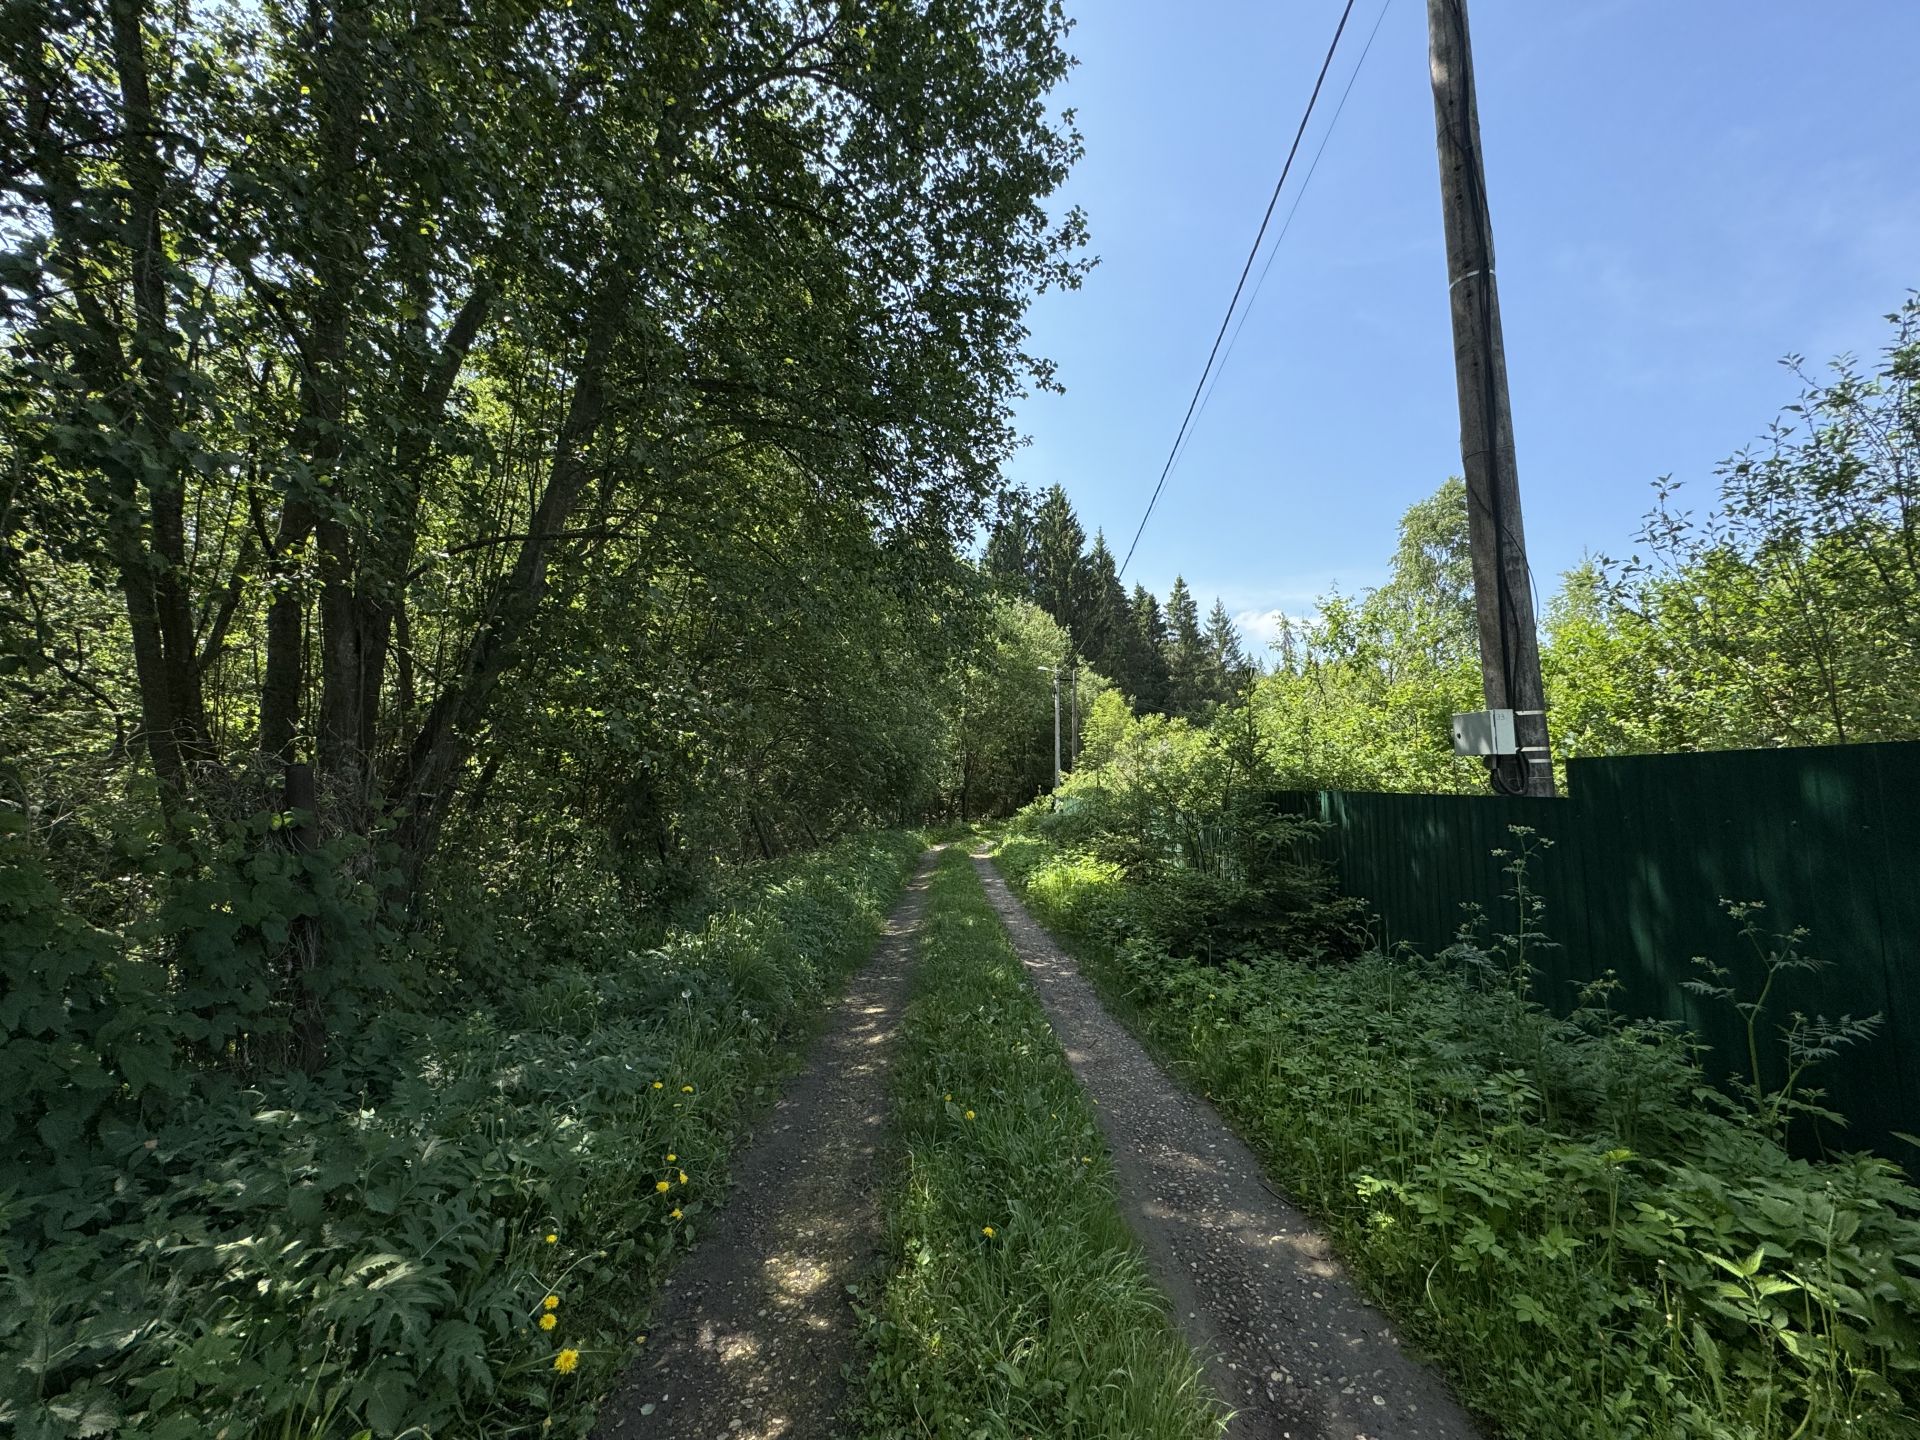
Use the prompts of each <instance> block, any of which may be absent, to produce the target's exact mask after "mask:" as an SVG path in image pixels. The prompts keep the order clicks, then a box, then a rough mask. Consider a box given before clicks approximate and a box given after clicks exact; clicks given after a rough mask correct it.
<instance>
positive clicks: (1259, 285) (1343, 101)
mask: <svg viewBox="0 0 1920 1440" xmlns="http://www.w3.org/2000/svg"><path fill="white" fill-rule="evenodd" d="M1392 8H1393V0H1386V4H1384V5H1382V6H1381V7H1380V14H1379V16H1378V18H1376V19H1375V20H1374V22H1373V29H1372V31H1371V32H1369V33H1368V35H1367V43H1366V44H1365V45H1364V46H1362V47H1361V50H1360V59H1359V60H1358V61H1357V62H1356V63H1355V65H1354V67H1353V73H1352V74H1351V75H1349V76H1348V77H1347V87H1346V89H1344V90H1342V91H1341V92H1340V103H1339V104H1338V105H1336V106H1334V109H1333V118H1332V119H1331V120H1329V121H1328V122H1327V128H1326V131H1325V133H1323V134H1322V135H1321V136H1320V146H1319V148H1318V149H1317V150H1315V151H1314V152H1313V163H1312V164H1311V165H1309V166H1307V173H1306V175H1305V176H1304V177H1303V178H1302V179H1301V181H1300V188H1299V189H1298V190H1296V191H1294V192H1293V204H1292V206H1290V207H1289V208H1288V210H1287V218H1286V219H1285V220H1284V221H1282V222H1281V224H1280V233H1279V234H1277V235H1275V236H1274V237H1273V244H1272V245H1271V246H1270V247H1268V250H1267V262H1266V264H1264V265H1262V266H1261V267H1260V278H1259V279H1257V280H1255V281H1254V282H1253V293H1252V294H1250V295H1248V296H1247V303H1246V304H1245V305H1243V306H1241V307H1240V319H1239V321H1238V322H1237V323H1236V324H1235V325H1234V327H1233V334H1232V335H1231V336H1230V337H1229V338H1228V340H1227V348H1226V352H1225V353H1224V354H1222V355H1221V357H1220V363H1219V365H1217V366H1215V367H1214V372H1213V383H1212V384H1211V385H1209V386H1208V387H1207V393H1206V394H1205V396H1203V397H1202V398H1201V401H1200V408H1199V409H1198V410H1197V411H1195V412H1194V416H1193V424H1192V426H1191V427H1189V429H1188V431H1187V438H1186V442H1185V444H1184V445H1183V446H1182V448H1181V450H1180V453H1179V454H1178V455H1177V456H1176V457H1175V458H1174V462H1173V468H1174V469H1175V470H1178V469H1179V468H1180V462H1181V460H1184V459H1185V458H1186V454H1187V451H1186V446H1190V445H1191V444H1192V443H1193V437H1194V435H1195V434H1196V433H1197V432H1198V431H1199V429H1200V422H1201V421H1202V420H1203V419H1205V418H1206V414H1207V406H1208V405H1210V404H1212V403H1213V395H1214V392H1215V391H1216V390H1218V389H1219V388H1220V377H1221V376H1222V375H1224V374H1226V371H1227V362H1228V361H1229V360H1231V359H1233V351H1234V347H1235V346H1237V345H1238V344H1239V343H1240V332H1241V331H1243V330H1245V329H1246V328H1247V317H1248V316H1249V315H1251V314H1253V307H1254V306H1255V305H1257V304H1259V303H1260V291H1261V290H1262V289H1263V288H1264V287H1265V285H1266V283H1267V276H1268V274H1269V273H1271V272H1272V270H1273V262H1274V258H1275V257H1276V256H1278V255H1279V253H1280V247H1281V246H1282V245H1284V244H1285V243H1286V239H1287V232H1288V231H1289V230H1291V229H1293V217H1294V216H1295V215H1298V214H1299V213H1300V202H1301V201H1302V200H1304V199H1306V198H1307V187H1309V186H1310V185H1312V184H1313V176H1314V172H1315V171H1316V170H1318V169H1319V168H1320V157H1321V156H1323V155H1325V154H1326V153H1327V142H1328V141H1329V140H1331V139H1333V131H1334V127H1335V126H1337V125H1338V124H1339V123H1340V115H1341V112H1342V111H1344V110H1345V109H1346V108H1347V97H1348V96H1349V95H1351V94H1353V86H1354V82H1355V81H1357V80H1358V79H1359V78H1360V70H1361V67H1362V66H1364V65H1365V64H1366V63H1367V56H1368V55H1369V54H1370V53H1372V50H1373V42H1374V40H1375V39H1376V38H1377V37H1378V36H1379V34H1380V26H1381V24H1382V23H1383V22H1384V21H1385V20H1386V18H1387V11H1388V10H1390V9H1392Z"/></svg>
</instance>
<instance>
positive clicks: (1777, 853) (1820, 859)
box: [1304, 744, 1920, 1169]
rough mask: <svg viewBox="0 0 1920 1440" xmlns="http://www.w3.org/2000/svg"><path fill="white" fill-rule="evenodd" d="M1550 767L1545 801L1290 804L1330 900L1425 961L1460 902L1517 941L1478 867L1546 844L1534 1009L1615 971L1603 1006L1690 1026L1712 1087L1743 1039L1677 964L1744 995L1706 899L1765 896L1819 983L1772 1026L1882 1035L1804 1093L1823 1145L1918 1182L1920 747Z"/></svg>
mask: <svg viewBox="0 0 1920 1440" xmlns="http://www.w3.org/2000/svg"><path fill="white" fill-rule="evenodd" d="M1567 772H1568V773H1567V792H1568V793H1567V795H1566V797H1565V798H1562V799H1558V800H1529V799H1519V798H1506V797H1498V796H1470V795H1385V794H1365V793H1358V792H1352V791H1323V792H1321V793H1320V794H1319V795H1318V796H1308V797H1304V798H1305V799H1306V802H1307V807H1306V808H1307V809H1308V811H1309V813H1312V812H1313V810H1314V807H1315V805H1316V804H1317V807H1318V813H1319V815H1320V817H1321V818H1322V819H1323V820H1325V821H1326V822H1327V823H1328V827H1329V828H1328V832H1327V836H1326V840H1325V846H1326V850H1327V853H1328V856H1329V858H1330V859H1332V860H1333V862H1334V864H1335V866H1336V868H1337V870H1338V872H1339V875H1340V879H1341V882H1342V884H1343V886H1344V888H1345V889H1346V890H1347V892H1348V893H1349V894H1353V895H1358V896H1362V897H1364V898H1365V899H1366V900H1368V901H1369V902H1370V903H1371V904H1372V906H1373V907H1374V909H1375V910H1376V911H1377V912H1378V913H1379V916H1380V919H1381V923H1382V926H1383V928H1384V932H1385V934H1384V938H1385V939H1386V940H1387V941H1389V942H1393V941H1408V942H1410V943H1412V944H1413V945H1415V946H1418V947H1420V948H1421V949H1423V950H1429V951H1431V950H1435V949H1438V948H1440V947H1442V946H1444V945H1446V944H1448V943H1449V942H1450V941H1451V940H1452V938H1453V936H1454V933H1455V931H1456V929H1457V927H1458V926H1459V924H1460V921H1461V918H1462V911H1461V905H1462V903H1463V902H1477V903H1479V904H1480V905H1481V906H1483V907H1484V908H1485V909H1486V910H1487V911H1488V913H1489V915H1490V916H1491V917H1492V918H1493V919H1494V920H1495V921H1497V922H1498V923H1496V924H1495V926H1494V928H1495V929H1511V928H1512V919H1513V911H1512V906H1511V904H1510V903H1509V902H1508V901H1506V900H1505V899H1504V898H1503V892H1504V891H1505V889H1506V888H1507V885H1508V884H1509V883H1510V882H1509V880H1508V877H1507V876H1505V875H1504V874H1502V873H1501V869H1500V867H1501V864H1502V863H1503V862H1502V861H1500V860H1498V859H1495V858H1493V856H1492V855H1491V853H1490V852H1492V851H1493V850H1495V849H1498V848H1503V847H1504V848H1509V849H1510V848H1511V847H1512V845H1513V837H1512V835H1511V834H1510V833H1509V830H1508V827H1509V826H1511V825H1526V826H1531V827H1532V828H1533V829H1534V831H1536V832H1537V833H1538V834H1539V835H1541V836H1543V837H1545V838H1547V839H1550V840H1551V841H1553V846H1552V848H1551V849H1550V850H1548V851H1547V852H1546V853H1545V854H1543V855H1542V856H1541V857H1540V858H1539V860H1538V861H1537V862H1536V863H1535V864H1534V865H1533V867H1532V869H1531V871H1530V879H1531V881H1532V883H1533V884H1534V885H1535V886H1536V888H1537V889H1538V890H1539V892H1540V893H1541V895H1542V896H1543V898H1544V899H1545V901H1546V905H1547V911H1546V922H1545V929H1546V930H1547V931H1548V932H1549V933H1550V934H1551V935H1552V937H1553V938H1554V939H1555V940H1556V941H1558V942H1559V947H1560V948H1558V949H1554V950H1549V951H1546V952H1543V953H1542V955H1541V957H1540V963H1539V968H1540V972H1541V973H1540V976H1539V980H1538V984H1537V989H1536V993H1537V994H1538V995H1539V996H1540V998H1541V999H1543V1000H1544V1001H1546V1002H1547V1003H1549V1004H1551V1005H1553V1006H1554V1007H1555V1008H1556V1009H1559V1010H1561V1011H1563V1012H1564V1011H1565V1010H1567V1009H1569V1008H1571V1006H1572V1004H1573V1003H1574V999H1575V995H1576V992H1577V990H1578V988H1579V986H1580V984H1581V983H1582V982H1584V981H1586V980H1589V979H1592V978H1594V977H1596V976H1598V975H1600V974H1601V973H1603V972H1604V971H1607V970H1613V971H1615V972H1617V973H1618V975H1619V978H1620V980H1621V981H1622V983H1623V990H1622V992H1621V994H1620V995H1619V996H1617V997H1616V999H1615V1008H1616V1009H1618V1010H1623V1011H1625V1012H1628V1013H1632V1014H1637V1015H1642V1016H1650V1017H1657V1018H1662V1019H1671V1020H1679V1021H1683V1022H1685V1023H1686V1024H1687V1025H1689V1026H1690V1027H1692V1028H1693V1029H1694V1030H1695V1031H1696V1032H1697V1033H1698V1034H1699V1036H1700V1037H1701V1038H1702V1039H1703V1040H1705V1041H1706V1042H1707V1043H1708V1044H1709V1045H1711V1046H1712V1047H1713V1048H1712V1054H1711V1055H1710V1056H1709V1057H1708V1060H1707V1064H1708V1068H1709V1070H1710V1071H1711V1072H1712V1073H1714V1074H1715V1075H1716V1076H1722V1075H1724V1074H1725V1073H1726V1072H1728V1071H1730V1070H1732V1069H1735V1068H1736V1067H1737V1066H1739V1065H1740V1062H1742V1061H1743V1060H1744V1054H1745V1041H1744V1030H1743V1028H1742V1025H1743V1022H1742V1021H1741V1020H1740V1018H1739V1016H1738V1015H1737V1014H1735V1013H1734V1012H1733V1010H1732V1009H1731V1007H1730V1006H1729V1005H1727V1003H1726V1002H1724V1001H1716V1000H1710V999H1706V998H1703V997H1701V996H1698V995H1695V994H1693V993H1692V992H1690V991H1688V990H1686V989H1685V988H1684V982H1686V981H1687V980H1689V979H1692V978H1694V977H1695V974H1696V973H1697V972H1696V971H1695V969H1694V967H1693V965H1692V963H1691V957H1693V956H1695V955H1706V956H1709V957H1710V958H1712V959H1714V960H1715V961H1717V962H1718V963H1720V964H1723V965H1727V966H1729V967H1730V968H1731V969H1732V970H1733V971H1734V973H1735V975H1736V976H1737V977H1738V980H1737V982H1736V983H1737V984H1738V985H1739V986H1740V988H1741V989H1742V991H1743V993H1751V991H1752V990H1753V988H1754V987H1755V985H1756V984H1757V980H1758V977H1759V976H1760V975H1761V969H1760V965H1759V962H1758V960H1757V959H1756V958H1755V957H1754V956H1753V955H1752V954H1751V952H1750V951H1748V950H1747V949H1746V948H1745V944H1744V942H1742V941H1741V940H1740V938H1739V935H1738V933H1737V930H1736V928H1735V926H1734V924H1733V923H1732V922H1731V921H1730V920H1729V919H1728V917H1727V916H1726V914H1725V912H1724V911H1723V910H1722V908H1721V904H1720V901H1721V900H1722V899H1723V898H1724V899H1728V900H1760V901H1764V902H1765V903H1766V905H1767V907H1768V908H1767V911H1766V922H1767V924H1768V927H1769V928H1771V929H1777V930H1786V929H1789V928H1791V927H1794V926H1804V927H1806V929H1807V930H1808V932H1809V936H1808V939H1807V941H1806V950H1807V952H1808V953H1810V954H1813V955H1816V956H1818V957H1819V958H1820V959H1822V960H1824V961H1826V962H1827V967H1828V968H1826V969H1824V970H1822V971H1819V972H1817V973H1815V974H1812V975H1800V976H1793V977H1783V980H1782V984H1781V985H1780V986H1779V987H1778V988H1777V990H1776V999H1775V1000H1774V1001H1772V1002H1770V1008H1771V1009H1772V1010H1773V1012H1774V1018H1775V1019H1776V1020H1780V1021H1784V1020H1785V1018H1786V1016H1787V1015H1789V1014H1790V1013H1791V1012H1792V1011H1794V1010H1799V1011H1803V1012H1805V1013H1806V1014H1808V1015H1826V1016H1829V1017H1837V1016H1839V1015H1841V1014H1851V1015H1854V1016H1861V1015H1870V1014H1876V1013H1877V1014H1879V1015H1881V1016H1882V1017H1884V1024H1883V1027H1882V1029H1881V1031H1880V1033H1879V1035H1878V1036H1876V1037H1875V1038H1874V1039H1873V1040H1871V1041H1869V1042H1867V1043H1866V1044H1864V1045H1862V1046H1857V1047H1854V1048H1852V1049H1851V1050H1848V1051H1846V1052H1844V1053H1843V1054H1842V1055H1841V1056H1840V1057H1839V1058H1838V1059H1835V1060H1833V1061H1830V1062H1828V1063H1827V1064H1826V1065H1825V1066H1824V1067H1822V1069H1821V1070H1820V1071H1819V1073H1818V1074H1817V1076H1816V1077H1815V1078H1814V1083H1816V1084H1818V1085H1821V1086H1822V1087H1824V1088H1825V1090H1826V1092H1827V1100H1828V1103H1829V1104H1830V1105H1831V1106H1832V1107H1833V1108H1834V1109H1836V1110H1838V1111H1840V1112H1841V1113H1842V1114H1844V1115H1846V1116H1847V1117H1848V1119H1849V1121H1850V1128H1849V1129H1848V1130H1847V1131H1846V1132H1845V1133H1844V1134H1841V1135H1832V1134H1828V1135H1824V1136H1821V1137H1819V1139H1820V1140H1821V1142H1822V1143H1823V1144H1824V1145H1825V1146H1826V1147H1827V1148H1829V1149H1857V1148H1863V1147H1871V1148H1874V1149H1878V1150H1880V1151H1882V1152H1883V1153H1885V1154H1887V1155H1888V1156H1890V1157H1892V1158H1894V1159H1896V1160H1898V1161H1900V1163H1902V1164H1903V1165H1906V1166H1907V1167H1908V1168H1910V1169H1914V1168H1920V1152H1916V1151H1915V1150H1914V1148H1913V1147H1912V1146H1910V1145H1908V1144H1906V1143H1905V1142H1903V1141H1901V1140H1898V1139H1896V1138H1895V1132H1898V1131H1906V1132H1909V1133H1920V744H1893V745H1836V746H1826V747H1821V748H1817V749H1795V750H1738V751H1726V752H1721V753H1718V754H1702V755H1658V756H1641V757H1629V758H1622V759H1605V760H1574V761H1571V762H1569V764H1568V766H1567ZM1769 1040H1770V1042H1772V1049H1773V1050H1775V1051H1777V1050H1778V1048H1779V1047H1778V1044H1777V1038H1776V1037H1775V1036H1773V1035H1771V1034H1770V1036H1769Z"/></svg>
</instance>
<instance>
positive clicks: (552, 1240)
mask: <svg viewBox="0 0 1920 1440" xmlns="http://www.w3.org/2000/svg"><path fill="white" fill-rule="evenodd" d="M559 1243H560V1237H559V1236H558V1235H556V1234H554V1233H553V1232H552V1231H551V1230H549V1231H548V1232H547V1244H549V1245H558V1244H559Z"/></svg>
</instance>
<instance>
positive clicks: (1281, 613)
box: [1233, 607, 1318, 654]
mask: <svg viewBox="0 0 1920 1440" xmlns="http://www.w3.org/2000/svg"><path fill="white" fill-rule="evenodd" d="M1317 615H1318V612H1317V611H1315V610H1312V609H1307V610H1282V609H1279V608H1277V607H1276V608H1274V609H1271V610H1242V611H1241V612H1240V613H1239V614H1237V615H1235V616H1234V617H1233V623H1234V624H1235V625H1237V626H1238V627H1239V629H1240V634H1241V636H1242V638H1244V639H1245V640H1246V642H1247V647H1248V649H1249V650H1250V651H1252V652H1253V653H1254V654H1265V653H1266V652H1267V651H1269V650H1271V649H1273V647H1274V643H1275V642H1276V641H1278V640H1279V638H1280V627H1281V626H1282V625H1284V624H1286V622H1287V621H1288V620H1292V621H1293V623H1294V626H1295V627H1296V628H1298V627H1299V626H1301V625H1311V624H1312V623H1313V622H1314V620H1315V619H1316V618H1317Z"/></svg>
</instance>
